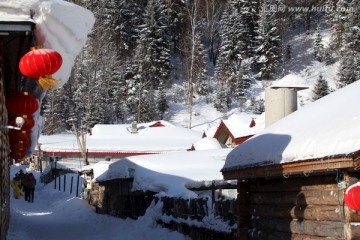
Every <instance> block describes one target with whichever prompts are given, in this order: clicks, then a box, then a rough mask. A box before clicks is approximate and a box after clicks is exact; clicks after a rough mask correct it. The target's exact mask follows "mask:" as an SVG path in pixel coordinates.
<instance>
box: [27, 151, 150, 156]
mask: <svg viewBox="0 0 360 240" xmlns="http://www.w3.org/2000/svg"><path fill="white" fill-rule="evenodd" d="M42 153H43V154H46V155H80V154H81V153H80V152H77V151H42ZM34 154H39V152H38V150H35V151H34ZM148 154H156V153H154V152H88V155H90V156H94V155H95V156H101V155H112V156H138V155H148Z"/></svg>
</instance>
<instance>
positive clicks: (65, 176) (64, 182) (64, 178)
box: [64, 175, 66, 192]
mask: <svg viewBox="0 0 360 240" xmlns="http://www.w3.org/2000/svg"><path fill="white" fill-rule="evenodd" d="M65 189H66V175H64V192H65Z"/></svg>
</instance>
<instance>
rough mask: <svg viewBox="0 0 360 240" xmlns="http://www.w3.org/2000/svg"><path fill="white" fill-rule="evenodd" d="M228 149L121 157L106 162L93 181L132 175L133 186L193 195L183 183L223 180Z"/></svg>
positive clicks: (168, 193)
mask: <svg viewBox="0 0 360 240" xmlns="http://www.w3.org/2000/svg"><path fill="white" fill-rule="evenodd" d="M230 151H231V150H230V149H217V150H206V151H188V152H174V153H166V154H154V155H142V156H134V157H127V158H123V159H121V160H119V161H116V162H114V163H112V164H111V165H109V169H108V171H107V172H105V173H103V174H102V175H100V176H98V177H97V179H96V181H100V182H102V181H108V180H112V179H121V178H130V177H133V178H134V184H133V190H143V191H154V192H165V193H166V194H167V195H171V196H186V197H194V196H195V193H193V192H192V191H190V190H188V189H187V188H186V187H192V186H193V184H196V185H198V184H199V182H201V183H202V184H204V185H207V186H210V185H211V184H212V181H220V182H222V181H223V177H222V174H221V173H220V169H221V167H222V166H223V165H224V161H225V158H226V155H227V154H228V153H229V152H230Z"/></svg>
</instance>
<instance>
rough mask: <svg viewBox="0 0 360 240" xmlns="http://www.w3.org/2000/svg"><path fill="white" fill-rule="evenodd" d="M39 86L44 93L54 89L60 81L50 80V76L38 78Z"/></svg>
mask: <svg viewBox="0 0 360 240" xmlns="http://www.w3.org/2000/svg"><path fill="white" fill-rule="evenodd" d="M38 82H39V84H40V86H41V87H42V89H43V90H44V91H46V90H48V89H50V90H52V89H54V88H55V87H56V85H58V84H59V83H60V82H61V81H60V80H56V79H54V78H52V77H51V76H44V77H40V78H39V80H38Z"/></svg>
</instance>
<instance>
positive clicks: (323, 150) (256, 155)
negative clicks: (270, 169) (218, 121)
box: [222, 81, 360, 171]
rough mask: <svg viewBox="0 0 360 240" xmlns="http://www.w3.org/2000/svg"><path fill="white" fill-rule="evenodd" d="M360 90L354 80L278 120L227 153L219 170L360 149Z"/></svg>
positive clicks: (359, 83) (332, 154)
mask: <svg viewBox="0 0 360 240" xmlns="http://www.w3.org/2000/svg"><path fill="white" fill-rule="evenodd" d="M359 92H360V81H357V82H355V83H353V84H351V85H348V86H346V87H344V88H342V89H339V90H337V91H336V92H333V93H331V94H329V95H327V96H325V97H323V98H321V99H319V100H318V101H315V102H313V103H310V104H308V105H306V106H304V107H302V108H301V109H299V110H298V111H296V112H294V113H292V114H290V115H288V116H287V117H285V118H283V119H281V120H279V121H278V122H276V123H274V124H273V125H271V126H270V127H268V128H266V129H265V130H264V131H262V132H260V133H259V134H257V135H256V136H254V137H252V138H250V139H249V140H248V141H246V142H244V143H243V144H241V145H239V146H237V147H236V148H235V149H234V150H233V151H232V152H230V154H229V155H228V156H227V159H226V163H225V165H224V168H223V169H222V171H226V170H228V169H233V168H238V167H242V166H245V165H252V164H261V163H267V164H277V163H286V162H293V161H300V160H306V159H317V158H319V159H320V158H323V157H331V156H334V155H347V154H350V153H353V152H355V151H358V150H360V137H359V136H360V124H359V122H360V108H359V107H358V103H359V102H360V94H359Z"/></svg>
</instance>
